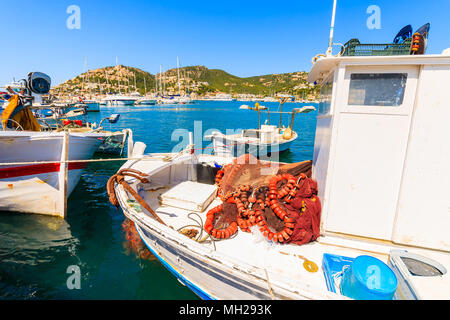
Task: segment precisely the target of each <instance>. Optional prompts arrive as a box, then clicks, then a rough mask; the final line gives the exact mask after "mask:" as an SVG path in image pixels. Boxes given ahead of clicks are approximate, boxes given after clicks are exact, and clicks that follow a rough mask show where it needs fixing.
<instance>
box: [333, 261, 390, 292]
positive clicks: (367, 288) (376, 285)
mask: <svg viewBox="0 0 450 320" xmlns="http://www.w3.org/2000/svg"><path fill="white" fill-rule="evenodd" d="M396 290H397V278H396V276H395V274H394V272H393V271H392V270H391V268H389V267H388V266H387V265H386V264H385V263H384V262H383V261H381V260H379V259H376V258H374V257H370V256H359V257H357V258H356V259H355V260H354V261H353V263H352V264H351V265H350V266H349V267H348V268H347V269H346V270H345V271H344V274H343V276H342V282H341V293H342V294H343V295H344V296H347V297H349V298H352V299H356V300H392V299H393V298H394V293H395V291H396Z"/></svg>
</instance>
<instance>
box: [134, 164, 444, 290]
mask: <svg viewBox="0 0 450 320" xmlns="http://www.w3.org/2000/svg"><path fill="white" fill-rule="evenodd" d="M225 161H229V160H225ZM132 167H133V169H137V170H140V171H143V172H151V171H154V170H159V171H158V173H154V174H153V175H152V174H150V179H151V182H150V183H149V184H140V183H139V184H137V183H136V181H134V184H135V187H136V189H137V190H138V192H139V194H140V195H141V196H142V197H143V198H144V199H145V201H146V202H147V203H148V204H149V206H150V207H151V208H152V209H153V210H154V211H155V212H156V213H157V214H158V216H159V217H160V218H161V219H162V220H163V221H164V222H165V223H166V224H167V225H168V226H169V227H170V228H172V229H174V230H178V229H179V228H182V227H185V226H187V225H196V224H198V223H196V222H195V221H193V220H192V219H190V218H189V214H190V213H191V212H193V211H192V210H186V209H182V208H177V207H174V206H168V205H162V204H161V202H160V196H161V195H162V194H164V193H165V192H167V191H168V190H170V189H172V188H173V187H175V186H176V185H178V184H179V183H181V182H183V181H185V180H184V179H183V178H180V176H179V170H178V169H175V170H174V168H171V169H170V167H171V166H170V162H166V163H164V162H163V161H140V162H137V163H135V164H134V165H133V166H132ZM169 170H172V172H170V171H169ZM177 170H178V171H177ZM174 171H175V172H176V173H175V174H176V175H177V176H178V180H177V179H175V180H174V181H171V183H168V182H169V181H170V180H172V179H171V178H170V177H172V178H173V177H174ZM181 176H183V175H181ZM164 180H165V181H166V182H167V183H164ZM129 181H130V182H132V181H133V179H130V180H129ZM219 204H221V200H220V199H219V198H215V199H214V200H213V201H212V202H211V203H210V204H209V205H208V207H207V208H206V210H204V211H203V212H196V213H197V214H198V216H199V217H201V219H202V223H203V224H204V222H205V220H206V214H207V212H208V211H209V210H210V209H212V208H214V207H216V206H218V205H219ZM142 210H143V212H144V213H145V214H146V215H147V216H149V217H151V214H150V213H148V212H147V211H146V210H145V209H143V208H142ZM191 216H192V215H191ZM253 228H254V229H253ZM253 228H252V233H246V232H242V231H241V230H240V229H239V230H238V232H237V234H235V235H234V236H233V237H231V238H230V239H227V240H216V241H214V245H213V244H212V243H211V242H210V241H205V242H203V243H201V246H203V247H204V248H205V249H207V250H212V251H214V252H215V253H217V254H218V255H220V256H221V257H222V258H223V259H224V260H228V261H230V262H233V263H240V262H242V263H243V264H245V265H247V266H250V268H251V269H253V270H255V272H260V273H261V271H262V272H264V270H265V271H266V272H267V277H268V278H270V281H271V282H274V283H275V282H283V283H286V282H287V283H289V284H290V285H291V286H292V287H293V288H309V290H311V291H313V292H328V293H329V295H327V296H326V298H327V299H336V298H337V299H342V298H345V297H344V296H341V295H337V294H333V293H331V292H329V291H328V289H327V284H326V281H325V277H324V273H323V269H322V260H323V254H325V253H329V254H334V255H341V256H346V257H351V258H356V257H357V256H359V255H371V256H373V257H376V258H378V259H380V260H382V261H384V262H385V263H388V258H389V252H390V250H391V249H399V248H396V246H395V245H394V244H391V243H389V244H386V243H377V242H374V241H371V240H370V239H351V238H348V237H344V236H342V235H331V234H325V235H322V236H321V237H319V239H318V240H317V241H314V242H311V243H308V244H305V245H301V246H299V245H294V244H277V243H273V242H271V241H268V240H267V239H266V238H264V237H263V236H262V234H261V233H260V232H259V230H258V229H257V227H253ZM196 229H198V228H196ZM204 234H205V233H204ZM179 236H180V237H182V238H183V239H185V240H184V241H187V243H188V247H189V242H190V241H191V240H189V239H188V238H187V237H186V236H184V235H181V234H180V235H179ZM192 245H194V241H192ZM195 245H197V243H195ZM214 247H215V248H214ZM408 251H410V252H414V253H418V254H420V253H421V251H422V250H421V249H419V248H408ZM435 254H436V255H435V256H433V254H431V255H430V251H427V256H429V257H431V258H436V259H438V260H439V261H441V262H442V263H445V264H446V265H448V264H449V263H450V257H449V255H446V254H443V253H439V252H436V253H435ZM298 256H300V257H304V258H306V259H308V260H310V261H312V262H314V263H315V264H316V265H317V267H318V270H317V272H309V271H307V270H306V269H305V268H304V267H303V259H301V258H299V257H298ZM446 276H447V277H448V274H447V275H446ZM305 284H306V287H305ZM445 288H446V287H445ZM445 288H443V289H445ZM309 290H308V291H309ZM446 290H448V288H447V289H446ZM321 298H324V297H323V296H322V297H321Z"/></svg>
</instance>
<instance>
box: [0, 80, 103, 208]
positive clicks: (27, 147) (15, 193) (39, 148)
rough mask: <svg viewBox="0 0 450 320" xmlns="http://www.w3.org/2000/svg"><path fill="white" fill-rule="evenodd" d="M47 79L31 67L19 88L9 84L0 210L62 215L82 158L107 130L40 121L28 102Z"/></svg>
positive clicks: (45, 87) (1, 137)
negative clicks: (54, 127) (52, 125)
mask: <svg viewBox="0 0 450 320" xmlns="http://www.w3.org/2000/svg"><path fill="white" fill-rule="evenodd" d="M50 81H51V80H50V78H49V77H48V76H47V75H45V74H42V73H37V72H36V73H30V74H29V76H28V79H27V80H24V83H23V84H22V87H21V90H20V93H15V92H14V91H12V90H11V89H10V90H11V95H12V97H11V99H10V100H9V104H8V106H7V108H6V109H5V111H4V112H3V113H2V119H1V124H2V131H0V211H14V212H23V213H38V214H44V215H53V216H59V217H65V216H66V214H67V198H68V197H69V196H70V194H71V192H72V191H73V189H74V188H75V186H76V185H77V183H78V181H79V179H80V177H81V175H82V173H83V170H84V168H86V166H87V162H86V161H85V160H89V159H91V158H92V156H93V154H94V153H95V152H96V151H97V150H98V148H99V147H100V146H101V145H102V143H103V139H102V138H104V137H107V136H110V135H105V133H102V132H95V131H94V130H90V131H89V132H87V131H85V130H84V131H83V130H80V131H79V132H76V131H77V130H74V129H67V130H52V129H51V128H50V129H49V128H47V127H44V126H41V125H40V124H39V122H38V120H37V119H36V118H35V117H34V115H33V113H32V111H31V108H32V102H33V100H34V101H35V100H38V98H39V97H40V96H41V95H42V94H46V93H48V91H49V89H50ZM42 107H43V108H47V107H48V106H47V105H43V106H42ZM53 107H55V106H53ZM34 108H38V103H36V104H35V105H34ZM41 130H42V131H41ZM68 161H72V162H68Z"/></svg>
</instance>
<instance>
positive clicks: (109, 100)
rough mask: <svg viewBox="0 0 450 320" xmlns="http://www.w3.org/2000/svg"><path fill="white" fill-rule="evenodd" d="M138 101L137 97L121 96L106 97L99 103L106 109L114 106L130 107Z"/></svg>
mask: <svg viewBox="0 0 450 320" xmlns="http://www.w3.org/2000/svg"><path fill="white" fill-rule="evenodd" d="M137 100H138V97H136V96H131V95H123V94H114V95H107V96H106V97H105V98H103V99H102V100H101V101H102V102H104V103H105V105H106V106H108V107H114V106H132V105H134V103H135V102H136V101H137Z"/></svg>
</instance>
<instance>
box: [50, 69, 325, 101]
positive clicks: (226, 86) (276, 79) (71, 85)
mask: <svg viewBox="0 0 450 320" xmlns="http://www.w3.org/2000/svg"><path fill="white" fill-rule="evenodd" d="M178 74H179V77H178ZM307 75H308V74H307V72H291V73H283V74H269V75H263V76H254V77H247V78H241V77H237V76H234V75H232V74H229V73H227V72H225V71H223V70H220V69H208V68H206V67H205V66H189V67H183V68H179V69H178V70H177V69H176V68H174V69H170V70H167V71H166V72H163V73H162V74H156V75H152V74H150V73H148V72H146V71H143V70H140V69H138V68H133V67H127V66H122V65H119V66H115V67H105V68H101V69H95V70H89V71H88V72H85V73H83V74H80V75H79V76H77V77H75V78H73V79H71V80H67V81H66V82H64V83H62V84H60V85H58V86H56V87H55V88H54V89H53V92H54V93H56V94H57V93H65V94H67V93H73V94H80V95H81V94H87V93H106V92H113V93H117V92H135V91H138V92H139V93H141V94H144V93H145V92H155V90H156V89H157V90H158V91H160V90H163V91H165V92H166V93H167V94H177V93H178V92H179V91H181V92H182V93H184V92H190V93H192V94H193V95H197V96H204V95H214V94H218V93H228V94H229V93H231V94H233V95H243V94H249V95H256V96H271V95H275V94H290V95H295V96H297V97H299V98H309V99H316V98H317V95H318V87H317V86H314V85H311V84H309V83H308V82H307V81H306V77H307ZM155 79H156V80H157V83H156V84H155ZM178 79H179V81H178ZM160 83H162V89H160V88H159V87H160Z"/></svg>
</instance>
